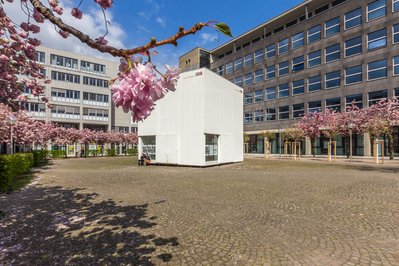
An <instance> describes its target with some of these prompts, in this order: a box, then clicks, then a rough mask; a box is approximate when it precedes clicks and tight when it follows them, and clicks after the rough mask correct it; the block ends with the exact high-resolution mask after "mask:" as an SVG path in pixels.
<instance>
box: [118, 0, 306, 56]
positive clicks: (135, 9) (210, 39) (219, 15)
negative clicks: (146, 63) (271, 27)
mask: <svg viewBox="0 0 399 266" xmlns="http://www.w3.org/2000/svg"><path fill="white" fill-rule="evenodd" d="M126 2H128V1H127V0H126V1H121V0H120V1H115V4H114V6H113V13H114V19H115V22H117V23H119V24H120V25H121V26H122V28H123V29H124V30H125V32H126V33H127V35H126V36H127V38H126V39H125V40H124V43H125V45H127V46H129V45H137V44H143V43H145V42H147V41H148V40H149V39H150V38H151V37H152V36H154V37H156V38H157V39H163V38H167V37H169V36H171V35H172V34H174V33H175V32H176V31H177V29H178V27H179V26H184V27H185V28H188V27H190V26H192V25H194V24H195V23H196V22H199V21H202V22H206V21H209V20H218V21H223V22H226V23H227V24H228V25H229V26H230V28H231V30H232V33H233V35H234V36H235V37H236V36H238V35H240V34H242V33H244V32H246V31H248V30H249V29H251V28H254V27H256V26H258V25H259V24H261V23H263V22H265V21H267V20H269V19H270V18H273V17H275V16H277V15H279V14H281V13H282V12H284V11H286V10H288V9H290V8H292V7H294V6H295V5H298V4H300V3H301V2H303V0H280V1H270V0H269V1H267V0H266V1H265V0H252V1H250V4H246V5H245V6H244V4H243V3H245V2H244V1H238V0H231V1H214V0H202V1H181V0H141V1H139V0H136V1H132V2H134V4H130V5H129V4H126ZM129 2H130V1H129ZM228 40H229V38H228V37H225V36H223V35H222V34H218V33H217V32H216V31H215V30H214V29H212V28H206V29H204V30H202V31H201V32H199V33H198V34H196V35H194V36H188V37H186V38H184V39H181V40H180V41H179V46H178V47H177V48H175V47H173V46H168V47H164V48H159V49H158V51H159V52H160V54H159V55H158V58H155V59H154V60H156V61H159V62H160V63H167V62H168V61H169V63H170V64H177V60H178V56H180V55H182V54H184V53H186V52H187V51H189V50H191V49H192V48H194V47H196V46H201V47H204V48H207V49H213V48H215V47H217V46H218V45H221V44H223V43H225V42H226V41H228Z"/></svg>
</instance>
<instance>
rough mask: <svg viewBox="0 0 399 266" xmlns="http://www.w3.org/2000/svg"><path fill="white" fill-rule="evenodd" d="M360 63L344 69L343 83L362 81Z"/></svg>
mask: <svg viewBox="0 0 399 266" xmlns="http://www.w3.org/2000/svg"><path fill="white" fill-rule="evenodd" d="M362 77H363V75H362V65H358V66H354V67H349V68H346V69H345V85H350V84H354V83H359V82H362Z"/></svg>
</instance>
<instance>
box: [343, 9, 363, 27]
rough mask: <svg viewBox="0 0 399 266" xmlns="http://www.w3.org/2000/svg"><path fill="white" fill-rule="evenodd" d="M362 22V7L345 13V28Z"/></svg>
mask: <svg viewBox="0 0 399 266" xmlns="http://www.w3.org/2000/svg"><path fill="white" fill-rule="evenodd" d="M361 24H362V9H361V8H358V9H355V10H352V11H350V12H348V13H346V14H345V29H351V28H354V27H357V26H360V25H361Z"/></svg>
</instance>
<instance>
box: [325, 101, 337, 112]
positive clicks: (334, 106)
mask: <svg viewBox="0 0 399 266" xmlns="http://www.w3.org/2000/svg"><path fill="white" fill-rule="evenodd" d="M326 108H327V109H330V110H333V111H337V112H340V111H341V98H338V97H337V98H331V99H327V100H326Z"/></svg>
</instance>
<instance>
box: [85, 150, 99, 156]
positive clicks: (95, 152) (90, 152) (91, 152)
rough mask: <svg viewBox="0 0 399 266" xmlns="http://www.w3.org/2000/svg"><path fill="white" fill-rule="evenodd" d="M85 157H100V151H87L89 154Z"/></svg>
mask: <svg viewBox="0 0 399 266" xmlns="http://www.w3.org/2000/svg"><path fill="white" fill-rule="evenodd" d="M87 155H89V156H99V155H101V151H100V150H89V153H88V154H87Z"/></svg>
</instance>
